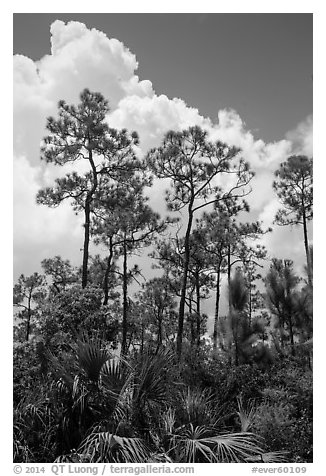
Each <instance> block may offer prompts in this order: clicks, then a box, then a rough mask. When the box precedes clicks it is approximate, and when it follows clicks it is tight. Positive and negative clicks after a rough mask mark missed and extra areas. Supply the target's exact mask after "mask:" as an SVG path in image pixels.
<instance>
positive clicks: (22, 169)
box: [14, 20, 312, 272]
mask: <svg viewBox="0 0 326 476" xmlns="http://www.w3.org/2000/svg"><path fill="white" fill-rule="evenodd" d="M137 68H138V62H137V59H136V56H135V54H134V53H132V52H131V51H130V50H129V49H128V48H127V47H126V46H125V45H124V44H123V43H122V42H121V41H119V40H117V39H114V38H108V37H107V36H106V35H105V34H104V33H103V32H100V31H98V30H96V29H88V28H87V27H86V26H85V25H84V24H82V23H79V22H69V23H67V24H65V23H64V22H62V21H59V20H57V21H55V22H54V23H53V24H52V25H51V54H49V55H46V56H44V57H43V58H41V59H40V60H39V61H32V60H31V59H30V58H27V57H25V56H21V55H16V56H15V58H14V162H15V189H14V193H15V198H14V200H15V230H14V233H15V256H16V258H15V264H16V270H17V272H24V269H25V268H28V269H29V270H30V272H32V271H33V267H34V268H35V265H36V263H39V261H40V260H41V259H42V258H43V257H45V256H53V255H54V254H56V253H61V254H62V255H63V256H65V257H71V256H74V257H75V258H76V259H77V258H78V256H79V255H78V253H79V249H80V247H81V242H82V231H81V221H80V220H79V219H77V218H76V217H75V216H74V214H73V212H72V211H71V209H70V207H69V204H66V205H61V206H60V207H59V208H58V209H56V210H51V209H48V208H46V207H41V206H37V205H36V204H35V195H36V193H37V190H38V189H39V188H40V187H41V186H44V185H49V184H50V183H51V182H52V181H53V180H54V178H55V177H56V176H58V175H62V174H63V173H65V171H66V170H67V169H65V170H64V169H61V170H59V168H58V167H53V166H52V167H50V166H48V165H44V164H43V165H41V164H40V160H39V146H40V141H41V139H42V137H43V136H44V134H45V122H46V117H47V116H49V115H55V114H56V107H57V106H56V104H57V101H58V100H60V99H64V100H66V101H67V102H68V103H76V102H78V96H79V93H80V92H81V91H82V90H83V89H84V88H85V87H88V88H89V89H91V90H93V91H99V92H101V93H102V94H103V95H104V96H105V97H106V98H108V100H109V104H110V108H111V111H110V114H109V115H108V121H109V124H110V126H112V127H117V128H122V127H125V128H127V129H129V130H136V131H137V132H138V133H139V135H140V139H141V144H140V148H141V149H140V150H141V153H143V154H144V153H146V152H147V151H148V149H149V148H151V147H155V146H157V145H159V144H160V142H161V140H162V138H163V136H164V134H165V133H166V132H167V131H168V130H170V129H174V130H182V129H184V128H187V127H189V126H190V125H195V124H197V125H200V126H202V127H204V128H205V129H206V130H207V131H208V133H209V136H210V138H211V139H212V140H221V141H225V142H227V143H229V144H230V145H235V146H238V147H240V148H241V149H242V154H243V156H244V158H245V159H246V160H248V161H249V162H250V163H251V165H252V167H253V169H254V170H255V171H256V177H255V179H254V182H253V194H252V195H251V196H250V197H248V200H249V201H250V205H251V208H252V209H253V211H255V213H256V215H258V214H260V216H261V217H262V218H265V219H268V218H269V219H271V217H272V211H274V208H275V206H276V201H275V196H274V195H273V191H272V189H271V174H272V173H273V171H274V170H275V169H276V168H277V166H278V165H279V163H280V162H281V161H282V160H284V158H285V157H286V156H288V155H289V154H290V153H291V152H293V151H296V150H302V151H308V150H310V149H309V147H311V150H312V140H311V136H312V120H311V118H308V119H307V120H306V121H304V122H302V123H301V124H299V126H298V127H297V128H296V129H295V131H292V132H289V133H288V134H287V135H286V137H285V138H284V139H282V140H280V141H278V142H275V143H265V142H264V141H262V140H260V139H257V138H255V137H254V135H253V134H252V132H251V131H249V130H248V129H247V128H246V125H245V123H244V122H243V121H242V119H241V117H240V116H239V115H238V114H237V112H236V111H234V110H226V109H224V110H221V111H219V113H218V121H217V123H215V124H214V123H212V121H211V120H210V119H209V118H204V117H203V116H202V115H201V114H200V112H199V111H198V109H196V108H191V107H189V106H188V105H187V104H186V103H185V102H184V101H183V100H182V99H181V98H172V99H171V98H168V97H167V96H165V95H160V94H159V92H158V93H156V92H155V91H154V89H153V85H152V83H151V81H149V80H148V79H144V80H141V79H140V78H139V77H138V75H137ZM300 147H301V149H300ZM305 153H306V152H305ZM307 153H308V152H307ZM161 185H162V186H161ZM163 189H164V187H163V184H160V185H158V186H157V187H156V188H155V190H154V191H152V195H153V196H152V197H151V203H152V204H155V205H156V206H157V210H158V211H160V212H162V213H164V212H165V205H164V200H163ZM58 223H60V227H59V226H58ZM77 241H78V245H76V243H77ZM271 244H273V246H274V245H275V246H278V242H276V243H274V242H273V243H271ZM76 250H77V251H76Z"/></svg>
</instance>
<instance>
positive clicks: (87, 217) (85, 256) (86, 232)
mask: <svg viewBox="0 0 326 476" xmlns="http://www.w3.org/2000/svg"><path fill="white" fill-rule="evenodd" d="M90 214H91V213H90V199H89V198H88V195H87V198H86V203H85V224H84V250H83V268H82V288H86V286H87V278H88V276H87V275H88V248H89V230H90Z"/></svg>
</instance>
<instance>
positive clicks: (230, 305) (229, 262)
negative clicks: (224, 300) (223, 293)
mask: <svg viewBox="0 0 326 476" xmlns="http://www.w3.org/2000/svg"><path fill="white" fill-rule="evenodd" d="M227 258H228V298H229V299H228V303H229V314H231V311H232V302H231V293H230V289H231V246H230V245H228V257H227Z"/></svg>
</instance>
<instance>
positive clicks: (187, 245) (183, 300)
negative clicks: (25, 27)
mask: <svg viewBox="0 0 326 476" xmlns="http://www.w3.org/2000/svg"><path fill="white" fill-rule="evenodd" d="M192 206H193V200H191V201H190V203H189V207H188V225H187V231H186V236H185V257H184V264H183V278H182V286H181V297H180V305H179V320H178V333H177V355H178V358H179V360H181V353H182V337H183V324H184V315H185V303H186V290H187V278H188V267H189V260H190V243H189V242H190V233H191V227H192V220H193V212H192Z"/></svg>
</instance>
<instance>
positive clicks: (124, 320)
mask: <svg viewBox="0 0 326 476" xmlns="http://www.w3.org/2000/svg"><path fill="white" fill-rule="evenodd" d="M127 271H128V269H127V242H126V240H124V242H123V278H122V280H123V281H122V292H123V315H122V344H121V353H122V355H126V352H127V329H128V276H127Z"/></svg>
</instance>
